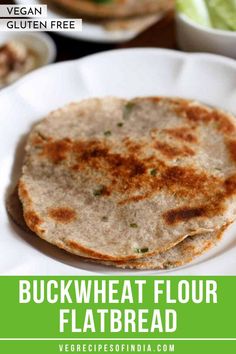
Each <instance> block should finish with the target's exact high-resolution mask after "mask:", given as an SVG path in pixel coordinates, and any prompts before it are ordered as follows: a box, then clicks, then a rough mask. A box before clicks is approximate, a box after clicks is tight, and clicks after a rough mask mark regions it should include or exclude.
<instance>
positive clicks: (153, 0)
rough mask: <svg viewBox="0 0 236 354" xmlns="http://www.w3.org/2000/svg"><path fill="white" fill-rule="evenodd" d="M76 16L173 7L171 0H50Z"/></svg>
mask: <svg viewBox="0 0 236 354" xmlns="http://www.w3.org/2000/svg"><path fill="white" fill-rule="evenodd" d="M49 2H51V3H53V4H56V5H59V6H60V7H62V8H64V9H65V10H69V11H71V12H73V13H74V15H78V16H87V17H93V18H120V17H129V16H138V15H146V14H151V13H157V12H162V11H166V10H170V9H171V8H173V4H174V2H173V0H138V1H137V0H104V1H99V0H51V1H48V3H49Z"/></svg>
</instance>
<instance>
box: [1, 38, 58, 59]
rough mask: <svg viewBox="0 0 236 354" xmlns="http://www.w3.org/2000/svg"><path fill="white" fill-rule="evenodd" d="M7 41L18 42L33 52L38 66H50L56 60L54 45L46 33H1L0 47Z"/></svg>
mask: <svg viewBox="0 0 236 354" xmlns="http://www.w3.org/2000/svg"><path fill="white" fill-rule="evenodd" d="M9 41H19V42H21V43H23V44H24V45H25V46H26V47H27V48H28V49H31V50H32V51H34V53H36V55H37V57H38V60H39V63H40V65H39V66H44V65H47V64H50V63H52V62H54V60H55V59H56V53H57V50H56V45H55V43H54V41H53V40H52V38H51V37H50V36H49V35H48V34H46V33H42V32H41V33H38V32H37V33H35V32H1V34H0V46H2V45H4V44H6V43H7V42H9Z"/></svg>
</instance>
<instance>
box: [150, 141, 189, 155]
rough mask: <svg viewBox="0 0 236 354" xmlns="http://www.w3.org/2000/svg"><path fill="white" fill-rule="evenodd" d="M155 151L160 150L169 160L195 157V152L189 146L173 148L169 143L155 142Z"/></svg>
mask: <svg viewBox="0 0 236 354" xmlns="http://www.w3.org/2000/svg"><path fill="white" fill-rule="evenodd" d="M154 147H155V149H157V150H159V151H160V152H161V153H162V154H163V155H164V156H166V157H168V158H169V159H172V158H175V157H178V156H193V155H195V152H194V151H193V150H192V149H190V148H189V147H188V146H183V147H182V148H180V147H176V146H171V145H169V144H167V143H164V142H160V141H155V143H154Z"/></svg>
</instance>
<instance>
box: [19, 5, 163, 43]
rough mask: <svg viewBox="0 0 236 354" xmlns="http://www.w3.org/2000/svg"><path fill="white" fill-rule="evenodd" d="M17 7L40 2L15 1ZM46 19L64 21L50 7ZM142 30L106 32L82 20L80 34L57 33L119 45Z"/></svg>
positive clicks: (74, 32)
mask: <svg viewBox="0 0 236 354" xmlns="http://www.w3.org/2000/svg"><path fill="white" fill-rule="evenodd" d="M15 3H16V4H18V5H23V4H24V5H25V4H27V5H39V4H42V2H41V1H40V0H15ZM162 17H163V14H160V16H158V17H157V18H156V21H158V20H160V19H161V18H162ZM48 18H57V19H64V18H65V16H63V15H62V13H61V12H56V11H54V10H53V9H52V8H51V7H48ZM140 32H142V30H137V29H132V30H117V31H110V30H109V31H107V30H106V29H105V28H104V26H102V25H99V24H95V23H92V22H87V21H84V20H83V30H82V31H81V32H77V31H72V32H61V31H60V32H57V34H61V35H63V36H66V37H70V38H74V39H82V40H84V41H89V42H90V41H91V42H101V43H119V42H125V41H129V40H131V39H133V38H135V37H136V36H137V35H138V34H139V33H140Z"/></svg>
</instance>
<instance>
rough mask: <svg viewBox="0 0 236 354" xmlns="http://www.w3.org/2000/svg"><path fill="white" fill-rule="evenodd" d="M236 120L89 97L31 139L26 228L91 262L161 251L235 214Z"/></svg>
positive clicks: (161, 104) (54, 116) (179, 106)
mask: <svg viewBox="0 0 236 354" xmlns="http://www.w3.org/2000/svg"><path fill="white" fill-rule="evenodd" d="M235 146H236V125H235V118H234V117H233V116H230V115H229V114H226V113H224V112H221V111H219V110H214V109H211V108H208V107H206V106H203V105H200V104H199V103H196V102H193V101H188V100H181V99H169V98H159V97H146V98H145V97H143V98H137V99H134V100H131V101H127V100H124V99H118V98H104V99H89V100H85V101H82V102H79V103H74V104H70V105H68V106H66V107H65V108H62V109H60V110H57V111H55V112H53V113H51V114H49V115H48V117H46V118H45V119H44V120H43V121H42V122H40V123H39V124H38V125H36V126H35V127H34V128H33V130H32V132H31V133H30V135H29V139H28V142H27V146H26V158H25V163H24V167H23V174H22V177H21V178H20V183H19V196H20V199H21V202H22V204H23V210H24V218H25V220H26V223H27V225H28V226H29V228H30V229H31V230H32V231H34V232H35V233H36V234H37V235H38V236H40V237H42V238H43V239H45V240H46V241H48V242H50V243H52V244H55V245H57V246H58V247H60V248H64V249H66V250H68V251H70V252H71V253H74V254H80V253H81V252H83V253H86V254H88V255H89V257H90V258H97V259H98V258H100V259H103V260H112V261H120V260H125V261H127V260H131V259H136V258H142V257H146V256H151V255H154V254H158V253H162V252H164V251H166V250H168V249H170V248H172V247H173V246H175V245H176V244H178V243H179V242H181V241H182V240H183V239H185V238H186V237H187V236H191V235H196V234H202V233H205V232H210V231H214V230H217V229H220V228H222V227H223V226H224V225H226V224H228V223H230V222H232V221H233V220H234V219H235V216H236V200H235V199H236V165H235V161H236V154H235V151H236V150H235Z"/></svg>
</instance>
